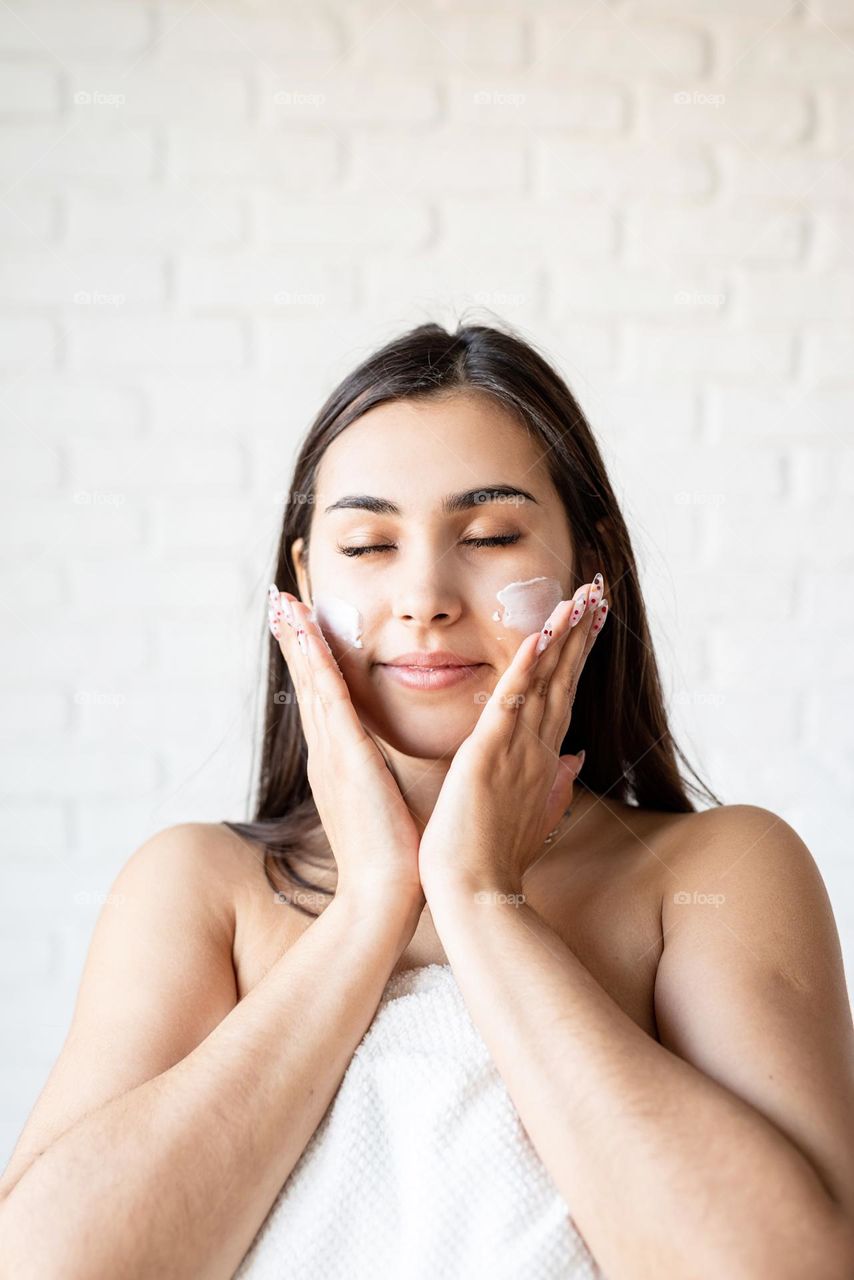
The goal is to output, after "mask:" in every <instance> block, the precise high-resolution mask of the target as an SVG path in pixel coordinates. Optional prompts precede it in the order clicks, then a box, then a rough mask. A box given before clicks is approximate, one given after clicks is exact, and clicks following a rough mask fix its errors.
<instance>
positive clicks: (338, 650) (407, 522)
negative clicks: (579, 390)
mask: <svg viewBox="0 0 854 1280" xmlns="http://www.w3.org/2000/svg"><path fill="white" fill-rule="evenodd" d="M543 452H544V449H543V446H542V445H541V444H540V443H539V441H538V440H537V438H536V437H533V436H529V435H528V434H527V432H526V431H525V429H524V428H523V427H522V426H520V425H519V424H518V423H517V422H516V421H515V420H514V419H513V418H512V417H511V416H510V415H509V414H508V413H507V412H506V411H505V410H504V409H502V408H501V407H500V406H499V405H498V404H496V402H495V401H493V400H492V399H491V398H490V397H487V396H484V395H477V394H475V395H470V394H466V395H463V394H457V395H454V396H452V397H447V398H445V399H442V400H431V401H420V402H416V401H412V400H407V401H394V402H391V403H387V404H383V405H379V406H377V407H376V408H374V409H371V410H370V411H369V412H367V413H366V414H364V415H363V417H361V418H359V419H358V420H357V421H356V422H354V423H353V425H352V426H350V427H348V428H347V430H346V431H344V432H343V433H342V434H341V435H340V436H339V437H338V439H337V440H335V441H334V443H333V444H332V445H331V446H330V447H329V448H328V449H327V451H326V453H325V454H324V456H323V460H322V462H321V465H320V470H319V475H318V484H317V496H316V502H315V504H314V508H313V515H312V524H311V530H310V537H309V554H308V564H307V565H306V564H305V563H303V559H302V550H303V548H302V540H300V541H299V542H297V543H295V544H294V549H293V559H294V568H295V570H296V573H297V578H298V581H299V586H300V595H301V598H302V599H303V600H305V601H306V602H310V603H311V604H312V606H313V608H314V612H315V615H316V617H317V619H318V622H319V623H320V626H321V629H322V630H323V633H324V635H325V636H326V639H327V641H328V643H329V646H330V648H331V649H332V651H333V653H334V654H335V657H336V660H337V661H338V665H339V667H340V668H341V671H342V674H343V676H344V679H345V680H346V682H347V685H348V688H349V690H350V695H351V698H352V700H353V704H354V706H355V708H356V711H357V713H358V715H359V718H360V719H361V721H362V723H363V724H364V725H365V728H366V729H367V730H368V731H369V732H371V733H373V734H375V735H377V736H378V737H379V738H381V739H382V740H383V741H384V742H386V743H388V744H389V745H390V746H392V747H393V748H394V749H395V750H397V751H400V752H402V753H403V754H405V755H411V756H417V757H420V758H425V757H430V758H436V757H438V756H441V755H445V754H447V753H449V752H453V751H454V750H456V748H457V747H458V746H459V744H460V742H462V740H463V739H464V738H465V737H467V736H468V734H469V733H471V731H472V729H473V728H474V725H475V723H476V722H477V719H478V716H479V715H480V712H481V709H482V707H483V703H484V701H485V698H486V697H487V696H488V695H489V693H490V692H491V691H492V689H493V688H494V687H495V685H496V683H497V681H498V679H499V677H500V676H501V674H502V672H503V671H504V670H505V668H506V667H507V666H508V664H509V663H510V661H511V659H512V658H513V656H514V654H515V653H516V650H517V649H518V647H519V645H520V643H521V642H522V640H523V639H524V638H525V636H527V635H530V633H531V632H532V631H536V630H538V629H539V628H540V627H541V626H542V625H543V623H544V622H545V621H546V619H547V618H548V616H549V614H550V613H551V611H552V609H553V608H554V606H555V604H557V602H558V600H560V599H562V598H563V599H565V598H567V597H568V596H569V595H570V594H571V593H572V591H573V590H574V589H575V586H576V585H577V583H576V581H575V578H574V576H573V573H572V568H573V554H574V548H573V546H572V541H571V537H570V532H569V528H568V522H567V519H566V513H565V511H564V508H563V505H562V503H561V501H560V498H559V497H558V494H557V492H556V490H555V489H554V487H553V485H552V483H551V480H550V478H549V475H548V470H547V467H546V464H545V462H544V460H543V457H542V454H543ZM499 487H500V488H501V489H502V490H504V492H502V493H499V494H496V495H492V494H491V493H490V490H493V489H495V488H499ZM456 495H467V496H465V497H463V498H461V499H459V500H458V502H457V503H456V504H454V505H452V506H451V507H450V509H448V507H447V506H446V505H444V504H446V503H448V504H450V500H451V499H452V498H453V497H454V496H456ZM392 507H394V508H395V510H392ZM330 508H331V509H330ZM481 538H501V539H502V540H504V539H512V541H507V542H506V544H505V545H501V544H498V545H492V546H490V545H485V546H475V545H474V544H473V542H472V541H470V540H474V539H481ZM368 547H371V548H373V547H383V548H385V549H384V550H371V551H361V553H360V549H361V548H368ZM306 570H307V573H306ZM531 579H544V581H535V582H531V581H530V580H531ZM437 649H442V650H449V651H450V652H451V653H453V654H454V655H455V657H456V659H457V660H458V661H461V662H465V663H466V664H471V665H470V666H469V667H468V669H467V671H466V672H465V673H464V677H465V678H462V679H459V680H456V681H455V682H454V683H451V684H448V685H446V686H445V687H438V688H437V687H433V688H423V687H410V686H409V685H407V684H406V683H403V682H402V681H401V680H399V679H396V678H395V676H394V675H393V674H390V670H389V667H388V665H386V664H388V663H389V662H390V661H391V660H392V659H395V658H397V657H399V656H400V655H402V654H409V653H412V652H418V651H424V650H437Z"/></svg>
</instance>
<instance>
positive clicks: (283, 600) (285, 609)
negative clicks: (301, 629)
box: [279, 591, 294, 626]
mask: <svg viewBox="0 0 854 1280" xmlns="http://www.w3.org/2000/svg"><path fill="white" fill-rule="evenodd" d="M279 608H280V609H281V611H282V613H283V614H284V617H285V622H287V623H288V624H289V626H293V625H294V611H293V609H292V608H291V602H290V600H289V599H288V598H287V596H286V595H285V594H284V592H281V591H280V592H279Z"/></svg>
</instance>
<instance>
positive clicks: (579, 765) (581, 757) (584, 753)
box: [575, 747, 587, 778]
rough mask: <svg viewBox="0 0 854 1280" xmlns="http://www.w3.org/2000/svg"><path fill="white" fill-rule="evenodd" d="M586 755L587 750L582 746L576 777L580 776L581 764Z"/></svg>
mask: <svg viewBox="0 0 854 1280" xmlns="http://www.w3.org/2000/svg"><path fill="white" fill-rule="evenodd" d="M586 755H587V752H586V751H585V750H584V748H583V747H582V748H581V750H580V751H579V753H578V768H577V769H576V770H575V776H576V778H577V777H578V775H579V774H580V773H581V766H582V765H583V764H584V757H585V756H586Z"/></svg>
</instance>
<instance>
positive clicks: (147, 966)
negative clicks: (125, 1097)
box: [0, 823, 240, 1198]
mask: <svg viewBox="0 0 854 1280" xmlns="http://www.w3.org/2000/svg"><path fill="white" fill-rule="evenodd" d="M239 881H240V859H239V857H238V855H237V853H236V851H235V849H234V847H233V846H232V845H230V843H229V842H228V841H226V840H225V839H224V838H223V836H222V834H221V833H220V829H219V828H218V826H217V825H216V824H207V823H177V824H175V825H173V826H170V827H165V828H163V829H161V830H159V831H157V832H155V833H154V834H153V835H151V836H149V837H148V839H146V840H144V841H143V842H142V843H141V844H140V845H139V846H138V847H137V848H136V849H135V850H134V851H133V852H132V853H131V854H130V856H129V857H127V858H126V860H125V861H124V863H123V864H122V866H121V868H120V869H119V871H118V873H117V875H116V876H115V878H114V880H113V883H112V886H111V890H110V892H109V893H108V894H106V895H105V900H104V903H103V906H102V908H101V911H100V913H99V916H98V919H97V922H96V924H95V928H94V930H93V933H92V937H91V939H90V943H89V948H88V951H87V955H86V959H85V963H84V966H83V972H82V975H81V978H80V983H79V989H78V992H77V998H76V1001H75V1004H74V1009H73V1014H72V1019H71V1025H70V1027H69V1030H68V1033H67V1036H66V1039H65V1043H64V1044H63V1047H62V1050H61V1052H60V1055H59V1057H58V1059H57V1060H56V1062H55V1063H54V1065H53V1067H52V1069H51V1072H50V1075H49V1077H48V1079H47V1082H46V1083H45V1085H44V1087H43V1089H42V1092H41V1094H40V1095H39V1097H38V1099H37V1100H36V1104H35V1106H34V1108H33V1110H32V1112H31V1114H30V1116H29V1118H28V1120H27V1123H26V1125H25V1127H24V1129H23V1131H22V1133H21V1136H20V1137H19V1139H18V1142H17V1144H16V1147H15V1151H14V1152H13V1155H12V1159H11V1160H10V1162H9V1165H8V1167H7V1169H6V1171H5V1172H4V1174H3V1177H2V1179H0V1198H2V1196H3V1195H4V1194H7V1193H8V1191H9V1190H10V1189H11V1187H12V1186H14V1184H15V1182H16V1181H17V1179H18V1178H19V1177H20V1176H21V1175H22V1173H23V1172H24V1170H25V1169H26V1168H27V1167H28V1166H29V1164H30V1163H31V1162H32V1160H33V1159H35V1158H36V1157H37V1156H38V1155H39V1153H40V1152H42V1151H44V1150H45V1149H46V1147H47V1146H48V1145H49V1144H50V1143H51V1142H53V1141H54V1140H55V1139H56V1138H57V1137H58V1136H59V1135H60V1134H61V1133H63V1132H64V1131H65V1130H67V1129H68V1128H70V1127H71V1125H72V1124H74V1123H75V1122H76V1121H77V1120H78V1119H80V1118H81V1117H82V1116H83V1115H86V1114H87V1113H89V1112H91V1111H93V1110H95V1109H97V1108H98V1107H100V1106H103V1105H104V1104H105V1103H107V1102H108V1101H110V1100H111V1099H112V1098H115V1097H117V1096H119V1095H121V1094H124V1093H127V1092H128V1091H129V1090H131V1089H134V1088H136V1087H137V1086H138V1085H141V1084H143V1083H144V1082H145V1081H147V1080H150V1079H151V1078H152V1077H154V1076H156V1075H160V1074H161V1073H162V1072H164V1071H166V1070H168V1069H169V1068H170V1067H172V1066H173V1065H174V1064H175V1063H177V1062H179V1061H180V1060H181V1059H182V1058H184V1057H186V1056H187V1054H189V1053H190V1052H192V1050H193V1049H195V1048H196V1046H197V1045H198V1044H200V1043H201V1041H202V1040H204V1039H205V1037H206V1036H207V1035H209V1034H210V1032H211V1031H212V1030H213V1029H214V1028H215V1027H216V1026H217V1025H218V1024H219V1023H220V1022H221V1021H222V1019H223V1018H224V1017H226V1016H227V1014H228V1013H229V1012H230V1011H231V1010H232V1009H233V1008H234V1006H235V1004H236V1002H237V998H238V996H237V988H236V980H235V973H234V968H233V963H232V941H233V936H234V918H235V912H234V901H235V897H234V891H235V886H236V885H237V884H239Z"/></svg>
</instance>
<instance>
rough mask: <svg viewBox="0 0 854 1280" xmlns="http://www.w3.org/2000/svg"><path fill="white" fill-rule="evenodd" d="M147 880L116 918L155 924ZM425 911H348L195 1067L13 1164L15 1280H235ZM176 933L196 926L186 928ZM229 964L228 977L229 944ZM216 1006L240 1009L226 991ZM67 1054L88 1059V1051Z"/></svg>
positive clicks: (207, 1047)
mask: <svg viewBox="0 0 854 1280" xmlns="http://www.w3.org/2000/svg"><path fill="white" fill-rule="evenodd" d="M167 834H169V833H167ZM151 861H152V862H153V863H155V864H156V862H157V858H156V857H155V858H153V859H152V860H151ZM149 870H150V871H156V870H157V868H156V866H152V867H151V868H149ZM161 870H162V868H161ZM145 872H146V868H145V867H144V866H142V867H140V868H137V869H136V872H135V876H131V879H130V883H131V885H132V887H133V891H132V892H131V893H130V903H131V904H132V905H127V901H128V895H125V901H124V902H119V903H118V904H117V905H115V906H114V907H112V908H111V910H112V911H113V912H114V913H115V914H116V916H118V915H121V913H122V912H123V911H124V912H126V913H127V914H128V916H129V917H130V916H133V915H135V914H136V913H138V912H140V911H143V910H144V908H143V907H142V906H141V902H140V899H141V897H144V894H145V884H144V882H145V880H146V875H145ZM149 878H150V877H149ZM121 881H122V877H119V882H118V883H119V884H120V883H121ZM420 907H421V904H420V903H419V904H417V906H412V905H409V904H408V903H407V902H406V901H405V900H402V901H398V900H395V901H394V904H393V905H389V906H388V907H384V905H383V903H382V901H378V900H374V901H373V902H371V904H370V906H368V905H366V904H364V903H363V902H362V901H361V900H357V899H355V898H350V897H345V896H340V897H336V898H335V899H334V900H333V901H332V902H331V903H330V904H329V906H328V907H327V908H326V910H325V911H324V912H323V913H322V915H321V916H320V917H319V918H318V919H317V920H316V921H314V922H313V923H312V924H311V926H310V927H309V928H308V929H307V930H306V932H305V933H303V934H302V936H301V937H300V939H299V940H298V942H296V943H295V944H294V945H293V946H291V947H290V948H289V949H288V950H287V951H286V952H285V954H283V955H282V956H281V957H280V958H279V959H278V960H277V961H276V962H275V963H274V965H273V966H272V967H271V969H270V970H269V971H268V972H267V974H266V975H265V977H264V978H263V979H262V981H261V982H259V983H258V985H257V986H256V987H255V988H253V990H252V991H251V992H250V993H249V994H248V995H247V996H246V997H245V999H243V1000H242V1001H241V1002H240V1003H239V1004H236V1005H234V1007H232V1008H231V1010H230V1012H227V1013H226V1014H225V1016H223V1017H221V1019H220V1020H219V1021H218V1022H217V1024H216V1025H215V1026H214V1027H213V1029H212V1030H210V1031H209V1032H208V1034H206V1035H205V1037H204V1039H201V1040H200V1042H199V1043H197V1044H196V1046H195V1047H194V1048H192V1049H191V1050H190V1051H189V1052H187V1053H186V1055H185V1056H183V1057H180V1058H179V1059H178V1060H176V1061H174V1062H172V1065H168V1066H167V1067H166V1069H165V1070H160V1071H159V1072H158V1073H157V1074H153V1075H151V1077H150V1078H148V1079H145V1080H143V1081H142V1082H141V1083H137V1084H136V1085H134V1086H133V1087H131V1088H129V1089H126V1090H125V1091H122V1092H120V1093H118V1094H117V1095H116V1096H113V1097H111V1098H110V1099H109V1100H108V1101H106V1102H104V1103H102V1105H100V1106H96V1107H95V1108H94V1109H93V1110H91V1111H89V1112H88V1113H87V1114H85V1115H84V1116H82V1117H81V1118H79V1119H78V1120H77V1121H76V1122H75V1123H72V1124H71V1125H70V1127H68V1128H66V1129H65V1131H64V1132H62V1133H61V1134H60V1136H58V1137H56V1138H55V1140H54V1141H52V1142H51V1143H50V1144H49V1145H48V1146H47V1147H46V1149H45V1150H43V1151H42V1152H41V1154H38V1155H37V1156H36V1157H35V1159H32V1160H30V1161H29V1163H27V1165H26V1167H25V1168H24V1170H23V1172H20V1171H18V1172H17V1173H16V1172H15V1171H13V1170H12V1168H11V1166H10V1169H9V1171H7V1175H6V1177H4V1180H3V1183H2V1184H0V1189H2V1190H3V1191H4V1192H5V1198H4V1199H3V1201H2V1208H0V1257H2V1258H3V1260H4V1261H3V1263H2V1266H3V1271H2V1275H3V1277H4V1280H5V1277H7V1276H8V1277H12V1276H14V1277H22V1276H31V1275H32V1276H35V1275H38V1276H39V1277H44V1278H45V1280H50V1278H51V1277H57V1276H60V1275H61V1276H62V1277H63V1280H69V1278H73V1277H87V1280H89V1278H91V1277H95V1276H115V1277H120V1276H127V1275H134V1276H136V1275H157V1276H160V1277H164V1280H165V1278H166V1277H179V1276H180V1277H187V1276H193V1277H206V1278H207V1277H210V1278H212V1280H213V1278H215V1277H220V1276H222V1277H230V1276H232V1275H233V1273H234V1271H235V1270H236V1269H237V1267H238V1265H239V1264H240V1261H241V1259H242V1258H243V1256H244V1254H245V1253H246V1251H247V1250H248V1248H249V1246H250V1244H251V1243H252V1239H253V1237H254V1235H255V1233H256V1232H257V1230H258V1228H259V1226H260V1225H261V1223H262V1222H263V1220H264V1218H265V1216H266V1214H267V1212H268V1211H269V1209H270V1206H271V1205H272V1203H273V1201H274V1200H275V1198H276V1195H277V1194H278V1192H279V1190H280V1188H281V1186H282V1184H283V1183H284V1181H285V1179H286V1178H287V1176H288V1174H289V1173H290V1171H291V1170H292V1169H293V1167H294V1165H295V1164H296V1162H297V1160H298V1159H299V1157H300V1155H301V1154H302V1152H303V1150H304V1149H305V1146H306V1145H307V1143H308V1141H309V1139H310V1137H311V1135H312V1134H313V1132H314V1130H315V1129H316V1128H317V1126H318V1124H319V1122H320V1120H321V1119H322V1118H323V1115H324V1113H325V1112H326V1110H327V1108H328V1106H329V1104H330V1102H331V1100H332V1098H333V1096H334V1094H335V1092H336V1090H337V1088H338V1085H339V1084H340V1081H341V1078H342V1076H343V1074H344V1072H345V1070H346V1068H347V1065H348V1063H349V1061H350V1059H351V1057H352V1054H353V1051H354V1049H355V1047H356V1046H357V1044H358V1043H359V1041H360V1039H361V1037H362V1036H363V1034H364V1032H365V1030H366V1029H367V1027H368V1025H369V1024H370V1021H371V1019H372V1017H373V1014H374V1012H375V1010H376V1007H377V1005H378V1003H379V999H380V997H381V995H382V992H383V990H384V987H385V984H386V983H387V981H388V977H389V975H390V973H391V970H392V969H393V967H394V965H395V963H396V961H397V959H398V957H399V955H400V954H401V952H402V951H403V949H404V948H405V946H406V944H407V942H408V941H409V938H410V937H411V935H412V932H413V931H414V928H415V925H416V923H417V919H418V915H419V914H420ZM159 908H160V915H159V916H158V920H159V922H160V927H161V928H162V927H163V926H164V921H163V919H162V910H163V903H162V902H161V903H160V904H159ZM114 923H115V924H116V925H120V923H121V922H120V921H118V919H116V921H115V922H114ZM169 924H170V926H171V927H172V928H175V929H177V928H179V927H182V926H183V927H184V928H185V929H186V928H187V927H188V922H187V920H186V919H185V920H184V921H183V922H182V921H179V920H178V919H177V917H176V918H174V919H173V920H172V921H170V922H169ZM127 927H128V928H129V929H133V928H134V925H133V924H132V922H131V920H130V919H128V921H127ZM119 933H121V929H120V928H116V929H114V930H111V931H110V937H109V942H110V946H106V944H105V945H104V946H103V947H102V949H101V951H100V952H99V955H98V964H97V966H96V967H95V969H92V967H91V964H90V966H89V970H88V971H87V975H86V976H85V977H84V988H85V985H86V984H88V983H97V982H103V981H106V979H105V977H104V970H103V966H105V965H108V964H109V962H110V956H109V955H108V954H107V953H108V951H109V950H110V947H111V946H115V945H116V936H114V935H117V934H119ZM174 936H176V942H175V946H176V948H178V947H179V946H182V945H184V944H182V943H179V942H178V941H177V935H174ZM128 945H129V946H132V945H133V943H132V942H130V941H129V942H128ZM151 955H152V953H151V951H150V950H149V952H148V956H147V957H146V956H143V960H145V959H149V960H150V959H151ZM227 957H228V964H229V968H230V963H231V956H230V943H229V949H228V953H227ZM207 958H208V960H209V961H210V959H211V957H210V956H208V957H207ZM144 969H145V966H144V965H143V964H141V965H140V975H141V974H142V972H143V970H144ZM224 973H225V971H224V968H223V977H222V982H223V983H224V982H225V976H224ZM140 975H138V976H140ZM230 981H231V982H232V983H233V971H232V974H231V978H230ZM84 995H85V991H84V989H81V1007H82V1009H83V1010H84V1015H83V1020H84V1027H85V1024H86V1017H85V1010H86V1007H87V1006H86V1001H85V999H84ZM128 998H131V996H130V993H128ZM194 998H195V997H194V991H193V989H192V983H186V984H185V985H184V989H183V991H181V987H180V984H176V985H175V986H174V987H173V988H172V989H170V990H169V999H170V1000H171V1001H173V1003H172V1004H171V1005H170V1008H169V1010H168V1011H167V1017H168V1027H164V1026H163V1025H161V1026H160V1027H159V1032H160V1035H159V1038H158V1041H157V1051H158V1052H161V1053H164V1052H165V1053H167V1054H168V1055H169V1057H174V1056H175V1054H174V1049H173V1047H172V1044H171V1042H170V1039H171V1037H177V1039H178V1040H180V1039H181V1037H182V1036H184V1035H186V1022H187V1019H188V1018H189V1019H192V1018H193V1001H194ZM207 998H209V997H207ZM233 998H234V997H233V996H232V1001H231V1002H232V1004H233ZM219 999H220V1000H227V999H228V995H227V993H226V992H225V991H224V990H223V989H221V991H220V994H219ZM156 1003H157V1002H156V1000H154V1001H151V1000H149V1002H148V1004H147V1008H148V1009H149V1010H150V1009H152V1008H153V1007H154V1005H156ZM162 1016H163V1010H162V1009H161V1017H162ZM215 1016H216V1015H215ZM126 1025H128V1026H129V1024H126ZM138 1031H139V1028H138V1027H137V1028H135V1029H134V1032H133V1033H131V1032H128V1034H137V1033H138ZM81 1036H83V1037H84V1038H86V1037H85V1034H84V1030H83V1029H81V1030H80V1031H79V1032H78V1033H77V1034H76V1036H75V1037H74V1039H73V1044H74V1046H79V1043H80V1038H81ZM144 1044H145V1037H142V1038H140V1040H139V1042H138V1045H137V1046H136V1047H137V1049H138V1050H139V1051H140V1052H143V1053H144V1052H145V1050H144ZM88 1046H89V1051H90V1058H89V1060H88V1064H87V1065H90V1066H91V1067H92V1068H93V1069H95V1070H96V1069H97V1068H96V1058H97V1054H98V1051H99V1048H100V1045H99V1043H98V1042H97V1041H96V1040H95V1038H94V1037H89V1038H88ZM70 1051H73V1052H74V1053H76V1055H77V1059H78V1061H85V1060H86V1055H85V1053H82V1052H81V1050H80V1049H79V1047H75V1048H74V1049H73V1050H70ZM121 1070H122V1069H121V1068H116V1074H117V1075H120V1074H121ZM82 1074H83V1073H81V1078H82Z"/></svg>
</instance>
